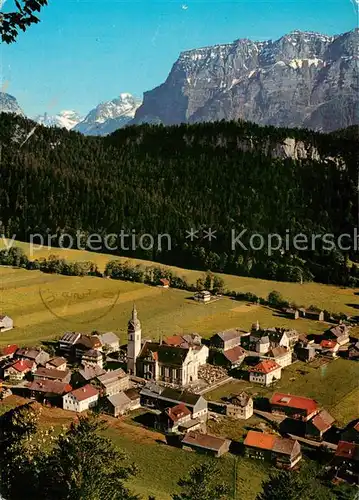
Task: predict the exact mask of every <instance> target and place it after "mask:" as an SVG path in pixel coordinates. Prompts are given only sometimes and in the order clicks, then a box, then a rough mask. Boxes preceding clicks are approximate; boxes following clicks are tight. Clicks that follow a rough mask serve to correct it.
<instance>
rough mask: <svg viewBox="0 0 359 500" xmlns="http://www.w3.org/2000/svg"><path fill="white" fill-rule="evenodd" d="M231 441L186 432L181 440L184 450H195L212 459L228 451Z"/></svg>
mask: <svg viewBox="0 0 359 500" xmlns="http://www.w3.org/2000/svg"><path fill="white" fill-rule="evenodd" d="M230 445H231V441H230V440H229V439H223V438H219V437H215V436H210V435H209V434H201V433H200V432H188V433H187V434H186V435H185V436H184V438H183V439H182V447H183V449H184V450H196V451H198V452H201V453H206V454H209V455H212V456H214V457H220V456H222V455H223V454H224V453H227V452H228V451H229V447H230Z"/></svg>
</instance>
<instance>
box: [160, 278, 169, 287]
mask: <svg viewBox="0 0 359 500" xmlns="http://www.w3.org/2000/svg"><path fill="white" fill-rule="evenodd" d="M160 282H161V283H162V285H163V286H168V285H169V284H170V282H169V280H168V279H167V278H161V279H160Z"/></svg>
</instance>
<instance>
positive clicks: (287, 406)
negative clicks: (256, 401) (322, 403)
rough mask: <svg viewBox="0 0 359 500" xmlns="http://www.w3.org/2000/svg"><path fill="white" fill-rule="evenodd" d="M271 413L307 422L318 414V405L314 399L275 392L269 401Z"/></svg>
mask: <svg viewBox="0 0 359 500" xmlns="http://www.w3.org/2000/svg"><path fill="white" fill-rule="evenodd" d="M270 405H271V412H272V413H274V414H276V415H286V416H287V417H290V418H293V419H295V420H302V421H304V422H307V421H308V420H310V419H311V418H312V417H314V415H316V414H317V413H318V412H319V407H318V403H317V402H316V401H314V399H310V398H305V397H303V396H293V395H292V394H283V393H281V392H275V393H274V394H273V396H272V397H271V399H270Z"/></svg>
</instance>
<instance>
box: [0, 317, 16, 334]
mask: <svg viewBox="0 0 359 500" xmlns="http://www.w3.org/2000/svg"><path fill="white" fill-rule="evenodd" d="M13 328H14V322H13V320H12V319H11V318H10V317H9V316H6V315H3V314H1V315H0V333H2V332H7V331H8V330H12V329H13Z"/></svg>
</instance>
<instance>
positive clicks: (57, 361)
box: [45, 357, 67, 370]
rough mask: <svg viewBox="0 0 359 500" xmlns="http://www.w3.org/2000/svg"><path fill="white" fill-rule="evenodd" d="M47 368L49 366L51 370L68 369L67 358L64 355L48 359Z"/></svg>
mask: <svg viewBox="0 0 359 500" xmlns="http://www.w3.org/2000/svg"><path fill="white" fill-rule="evenodd" d="M45 368H49V369H50V370H52V369H54V370H66V368H67V361H66V359H65V358H62V357H56V358H52V359H50V360H49V361H47V363H46V365H45Z"/></svg>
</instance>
